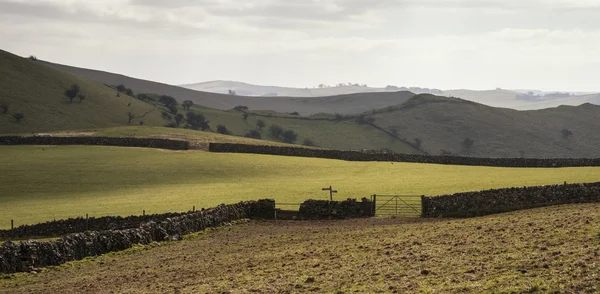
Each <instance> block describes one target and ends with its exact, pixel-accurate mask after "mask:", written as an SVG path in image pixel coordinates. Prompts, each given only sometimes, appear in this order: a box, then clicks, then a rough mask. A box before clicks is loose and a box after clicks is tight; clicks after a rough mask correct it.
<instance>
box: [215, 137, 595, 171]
mask: <svg viewBox="0 0 600 294" xmlns="http://www.w3.org/2000/svg"><path fill="white" fill-rule="evenodd" d="M209 151H210V152H227V153H253V154H268V155H282V156H298V157H315V158H328V159H341V160H348V161H392V162H415V163H433V164H448V165H472V166H496V167H576V166H600V158H541V159H536V158H476V157H462V156H433V155H418V154H397V153H365V152H359V151H340V150H326V149H310V148H302V147H282V146H259V145H245V144H232V143H210V145H209Z"/></svg>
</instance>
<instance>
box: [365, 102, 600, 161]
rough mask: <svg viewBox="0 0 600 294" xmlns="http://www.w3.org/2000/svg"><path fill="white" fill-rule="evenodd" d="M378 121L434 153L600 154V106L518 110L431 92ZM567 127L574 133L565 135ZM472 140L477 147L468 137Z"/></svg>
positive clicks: (380, 114) (385, 113) (391, 110)
mask: <svg viewBox="0 0 600 294" xmlns="http://www.w3.org/2000/svg"><path fill="white" fill-rule="evenodd" d="M369 116H370V117H373V118H375V124H376V125H378V126H380V127H382V128H384V129H386V130H390V131H391V130H393V129H395V130H396V131H397V133H398V136H399V137H403V138H407V140H414V138H419V139H420V140H421V141H422V147H423V149H424V150H425V151H427V152H429V153H430V154H440V153H441V152H442V149H443V150H446V151H447V152H451V153H453V154H460V155H467V156H481V157H521V156H526V157H599V156H600V149H598V144H600V133H599V132H597V130H598V129H600V106H597V105H592V104H584V105H581V106H560V107H557V108H551V109H543V110H531V111H517V110H512V109H505V108H493V107H489V106H485V105H482V104H478V103H474V102H470V101H465V100H460V99H453V98H445V97H439V96H432V95H418V96H416V97H415V98H413V99H411V100H409V101H408V102H406V103H404V104H402V105H399V106H397V107H393V108H389V109H388V110H386V111H379V112H378V113H376V114H374V115H369ZM563 129H566V130H568V131H570V132H571V135H569V136H564V135H563V133H562V130H563ZM467 138H469V140H471V141H472V142H473V145H472V147H468V146H466V145H465V144H463V143H464V142H465V139H467Z"/></svg>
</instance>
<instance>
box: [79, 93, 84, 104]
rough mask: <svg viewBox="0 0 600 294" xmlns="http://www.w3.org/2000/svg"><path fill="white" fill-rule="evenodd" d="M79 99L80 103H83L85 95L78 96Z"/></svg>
mask: <svg viewBox="0 0 600 294" xmlns="http://www.w3.org/2000/svg"><path fill="white" fill-rule="evenodd" d="M77 98H79V103H81V102H83V100H85V95H83V94H79V95H77Z"/></svg>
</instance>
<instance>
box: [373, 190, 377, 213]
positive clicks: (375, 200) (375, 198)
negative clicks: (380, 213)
mask: <svg viewBox="0 0 600 294" xmlns="http://www.w3.org/2000/svg"><path fill="white" fill-rule="evenodd" d="M376 214H377V194H373V216H375V215H376Z"/></svg>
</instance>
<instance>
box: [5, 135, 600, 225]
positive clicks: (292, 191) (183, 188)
mask: <svg viewBox="0 0 600 294" xmlns="http://www.w3.org/2000/svg"><path fill="white" fill-rule="evenodd" d="M0 154H2V155H3V156H2V157H0V174H1V175H4V176H2V177H0V187H2V193H0V228H6V227H8V226H10V220H11V219H14V220H15V224H16V225H20V224H26V223H36V222H41V221H47V220H51V219H54V218H56V219H60V218H66V217H76V216H82V215H85V214H86V213H87V214H89V215H90V216H104V215H131V214H136V215H137V214H141V212H142V210H146V213H159V212H169V211H187V210H190V209H191V208H192V206H196V207H197V208H201V207H212V206H215V205H218V204H220V203H236V202H239V201H242V200H251V199H259V198H274V199H276V200H277V201H278V202H280V203H281V202H284V203H300V202H302V201H304V200H306V199H308V198H313V199H327V198H328V197H329V195H328V194H327V193H325V192H323V191H321V188H323V187H328V186H329V185H333V187H334V188H335V189H336V190H338V191H339V193H337V194H336V195H335V198H336V199H347V198H359V199H360V198H362V197H368V196H369V195H372V194H404V195H440V194H446V193H453V192H464V191H473V190H482V189H488V188H502V187H512V186H529V185H542V184H559V183H563V182H564V181H567V182H569V183H576V182H593V181H597V180H598V177H600V168H598V167H586V168H561V169H529V168H491V167H470V166H447V165H434V164H411V163H390V162H347V161H341V160H328V159H315V158H299V157H282V156H267V155H253V154H220V153H219V154H217V153H208V152H194V151H188V152H176V151H165V150H156V149H146V148H118V147H102V146H0ZM49 171H51V172H49Z"/></svg>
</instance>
